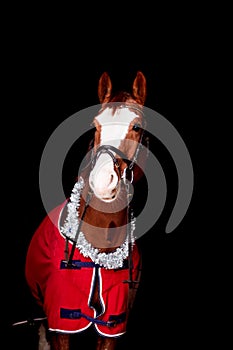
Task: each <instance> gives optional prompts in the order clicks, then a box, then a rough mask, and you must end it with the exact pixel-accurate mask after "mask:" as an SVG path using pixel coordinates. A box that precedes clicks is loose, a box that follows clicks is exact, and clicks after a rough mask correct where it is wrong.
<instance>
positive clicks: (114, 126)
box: [96, 108, 137, 148]
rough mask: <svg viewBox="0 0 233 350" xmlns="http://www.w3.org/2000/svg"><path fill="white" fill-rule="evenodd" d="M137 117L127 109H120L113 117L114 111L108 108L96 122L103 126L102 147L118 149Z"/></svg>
mask: <svg viewBox="0 0 233 350" xmlns="http://www.w3.org/2000/svg"><path fill="white" fill-rule="evenodd" d="M136 117H137V115H136V114H135V113H134V112H131V111H130V110H128V109H127V108H120V109H118V110H116V112H115V114H114V115H112V109H110V108H106V109H105V110H104V111H103V112H102V113H101V114H100V115H99V116H98V117H96V120H97V121H98V123H99V124H100V125H101V127H102V128H101V136H100V145H106V144H110V145H112V146H115V147H116V148H118V147H119V146H120V142H121V140H124V138H125V136H126V135H127V132H128V128H129V125H130V123H131V122H132V121H133V120H134V119H135V118H136Z"/></svg>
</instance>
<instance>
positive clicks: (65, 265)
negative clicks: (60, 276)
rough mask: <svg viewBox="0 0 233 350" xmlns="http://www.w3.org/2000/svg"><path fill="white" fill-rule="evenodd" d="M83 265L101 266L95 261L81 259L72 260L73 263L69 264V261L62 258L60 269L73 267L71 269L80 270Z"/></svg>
mask: <svg viewBox="0 0 233 350" xmlns="http://www.w3.org/2000/svg"><path fill="white" fill-rule="evenodd" d="M82 267H91V268H94V267H99V265H98V264H95V263H94V262H93V261H81V260H72V264H71V265H69V264H68V263H67V261H65V260H62V261H61V264H60V269H61V270H63V269H71V270H80V269H81V268H82Z"/></svg>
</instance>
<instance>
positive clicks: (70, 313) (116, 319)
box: [60, 308, 126, 327]
mask: <svg viewBox="0 0 233 350" xmlns="http://www.w3.org/2000/svg"><path fill="white" fill-rule="evenodd" d="M60 317H61V318H68V319H71V320H77V319H79V318H81V317H84V318H85V319H86V320H88V321H90V322H93V323H96V324H99V325H101V326H107V327H115V326H116V325H118V324H119V323H122V322H125V320H126V313H125V312H122V313H121V314H120V315H110V316H109V320H108V321H103V320H98V319H97V318H94V317H91V316H88V315H85V314H83V313H82V312H81V309H64V308H61V309H60Z"/></svg>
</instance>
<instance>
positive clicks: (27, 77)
mask: <svg viewBox="0 0 233 350" xmlns="http://www.w3.org/2000/svg"><path fill="white" fill-rule="evenodd" d="M25 33H27V35H26V36H25V35H24V34H25ZM51 33H53V31H51V32H50V33H49V35H48V33H43V34H42V35H41V33H34V32H33V34H31V35H30V34H29V32H28V31H25V32H24V31H23V33H22V35H21V34H19V35H17V33H16V37H15V40H14V42H13V43H11V44H10V45H9V46H11V51H10V52H11V54H10V55H9V56H10V57H9V61H8V62H7V65H6V71H5V73H6V75H7V78H8V79H7V82H8V85H7V86H6V90H7V92H8V94H7V104H8V109H7V115H6V117H7V118H5V119H7V120H6V125H7V131H8V141H7V145H6V146H5V148H7V157H6V158H7V159H6V160H5V163H4V164H5V169H6V170H5V175H6V180H5V184H4V187H5V190H7V194H6V198H7V208H8V210H7V214H8V215H7V232H6V234H5V237H6V241H7V242H6V245H5V252H4V253H5V254H4V257H5V258H4V261H5V264H6V266H7V267H9V268H7V269H5V271H6V278H8V283H7V284H6V285H5V288H4V290H5V291H6V300H7V302H6V305H7V309H8V312H7V313H6V314H5V317H3V323H4V324H6V325H7V327H8V330H9V329H10V335H11V340H12V339H13V340H14V344H21V343H22V344H23V342H24V341H25V339H26V338H27V337H29V338H27V339H28V340H27V344H28V348H30V349H31V350H32V349H34V347H33V346H35V349H36V345H32V343H33V342H34V341H35V340H34V339H35V330H34V329H31V328H30V327H29V328H27V326H18V327H15V328H13V329H12V328H11V326H10V325H11V324H12V323H13V322H17V321H21V320H25V319H27V318H28V317H37V312H38V313H39V310H37V307H36V306H35V305H34V303H33V300H32V298H31V295H30V293H29V291H28V289H27V285H26V282H25V279H24V263H25V256H26V251H27V247H28V244H29V242H30V239H31V237H32V235H33V233H34V231H35V229H36V228H37V226H38V225H39V223H40V222H41V220H42V219H43V217H44V215H45V210H44V208H43V205H42V202H41V198H40V192H39V183H38V171H39V165H40V157H41V154H42V152H43V149H44V146H45V144H46V142H47V140H48V138H49V137H50V135H51V133H52V132H53V131H54V129H55V128H56V127H57V126H58V125H59V124H60V123H61V122H62V121H64V120H65V119H66V118H68V117H69V116H71V115H72V114H74V113H76V112H77V111H79V110H81V109H83V108H86V107H89V106H91V105H95V104H98V103H99V101H98V96H97V86H98V80H99V77H100V75H101V74H102V73H103V72H104V71H107V72H108V73H109V75H110V77H111V79H112V84H113V88H114V89H115V90H119V89H122V90H127V91H128V90H131V87H132V82H133V79H134V78H135V76H136V72H137V71H138V70H141V71H142V72H143V73H144V75H145V76H146V79H147V91H148V95H147V100H146V103H145V105H146V106H147V107H149V108H151V109H154V110H155V111H157V112H158V113H160V114H161V115H163V116H164V117H165V118H166V119H168V120H169V121H170V122H171V123H172V124H173V126H174V127H175V128H176V129H177V131H178V132H179V133H180V135H181V137H182V138H183V140H184V142H185V144H186V146H187V148H188V150H189V153H190V157H191V160H192V162H193V168H194V191H193V197H192V201H191V203H190V206H189V208H188V211H187V213H186V215H185V217H184V219H183V220H182V222H181V223H180V224H179V226H178V227H177V228H176V229H175V230H174V231H173V232H172V233H170V234H168V235H167V234H165V226H166V223H167V221H168V218H169V215H170V213H171V210H172V207H173V205H174V202H175V195H176V190H177V181H176V179H175V180H174V178H175V177H176V172H175V167H174V164H173V163H172V160H171V159H170V157H169V154H168V153H167V152H166V150H165V149H164V148H163V146H162V145H160V144H159V143H158V142H157V141H156V140H154V143H153V142H152V144H151V147H152V149H153V150H155V156H156V157H158V159H159V160H160V161H161V164H162V166H163V169H164V172H165V175H166V179H167V181H168V197H167V201H166V206H165V208H164V211H163V213H162V214H161V217H160V218H159V220H158V221H157V222H156V224H155V226H154V227H153V228H152V229H151V230H150V231H149V232H148V233H147V234H146V235H144V236H143V237H142V238H141V239H140V246H141V249H142V252H143V262H144V263H143V264H144V265H143V274H142V281H141V284H140V288H139V291H138V296H137V299H136V303H135V308H134V310H133V312H132V317H131V319H130V323H129V329H128V332H127V335H126V336H125V337H123V339H122V340H121V349H126V348H127V347H128V346H129V344H131V345H132V344H134V345H136V344H138V342H140V341H142V340H143V339H145V338H146V339H147V341H148V342H149V343H151V344H155V345H158V344H159V343H161V342H162V343H163V345H164V347H166V345H171V344H172V345H173V346H180V345H184V346H185V345H187V347H189V344H192V345H194V344H197V343H198V342H199V339H200V338H201V337H202V336H203V333H205V326H204V324H205V320H206V318H207V309H205V307H203V303H204V305H206V304H205V302H206V303H207V296H206V294H205V291H204V284H205V283H206V276H205V273H203V270H204V271H205V268H206V267H204V265H203V250H204V248H203V247H204V240H205V238H204V237H203V234H204V232H203V228H202V229H201V228H200V227H201V217H202V215H203V211H202V208H201V206H200V202H199V199H200V183H201V168H200V166H201V164H200V162H199V156H200V139H201V137H202V135H201V130H200V124H199V123H198V122H197V116H198V119H199V122H200V119H201V118H202V116H201V115H202V113H204V112H203V111H202V109H201V102H202V99H203V90H202V89H203V84H204V80H203V69H204V68H205V59H204V58H203V56H202V54H201V53H202V52H203V51H202V46H201V45H202V44H200V42H199V43H197V38H196V36H195V35H196V34H195V33H192V31H191V29H190V32H189V40H187V36H185V35H180V32H178V33H173V35H172V33H169V35H168V36H167V37H164V36H163V37H162V38H161V39H160V40H161V42H160V41H159V42H158V40H155V41H153V40H152V41H150V46H149V45H147V44H144V45H140V44H139V43H137V45H133V43H132V42H130V40H129V42H128V44H127V45H126V48H127V49H123V48H122V45H121V41H119V42H117V43H116V42H115V41H114V40H113V41H111V42H112V45H110V43H108V44H106V43H102V42H101V43H100V44H99V45H97V46H94V43H93V42H92V44H90V45H89V41H88V40H87V42H88V44H87V47H88V50H87V49H86V47H84V46H83V45H82V44H81V42H80V41H79V38H78V37H77V38H76V42H72V41H71V42H70V41H69V40H66V39H68V38H66V39H65V40H64V38H62V37H60V36H59V35H57V36H53V35H52V34H51ZM163 35H164V34H163ZM157 38H159V36H157ZM97 42H98V41H97ZM155 51H156V52H155ZM126 53H127V54H126ZM111 62H112V63H111ZM8 99H9V100H8ZM82 151H83V150H82ZM84 154H85V153H84ZM69 166H70V171H71V172H72V171H73V170H72V166H71V164H69ZM75 169H76V168H75ZM75 175H76V174H71V175H70V174H69V169H66V176H67V177H66V178H64V183H65V186H67V188H72V185H73V180H74V179H73V176H75ZM155 176H156V175H155ZM202 204H203V203H202ZM9 270H10V271H11V277H9V276H10V274H9ZM12 276H13V278H12ZM206 308H207V306H206ZM196 320H198V322H197V321H196ZM30 337H31V338H30ZM84 341H88V338H86V339H85V340H84ZM89 341H90V339H89ZM31 342H32V343H31ZM20 346H21V345H20ZM10 348H11V347H10ZM13 348H14V346H13V345H12V349H13Z"/></svg>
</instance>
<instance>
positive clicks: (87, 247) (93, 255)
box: [60, 177, 136, 269]
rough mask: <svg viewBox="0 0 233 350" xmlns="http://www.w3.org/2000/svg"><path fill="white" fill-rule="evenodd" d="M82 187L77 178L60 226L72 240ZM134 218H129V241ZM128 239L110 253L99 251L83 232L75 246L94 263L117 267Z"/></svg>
mask: <svg viewBox="0 0 233 350" xmlns="http://www.w3.org/2000/svg"><path fill="white" fill-rule="evenodd" d="M83 187H84V180H83V178H82V177H80V178H79V181H77V182H76V183H75V185H74V188H73V190H72V193H71V196H70V201H69V203H68V205H67V210H68V214H67V217H66V220H65V222H64V226H62V227H61V228H60V231H61V233H62V234H63V235H64V236H65V237H67V238H70V239H72V240H74V239H75V235H76V232H77V230H78V227H79V223H80V220H79V211H78V210H79V206H80V195H81V192H82V189H83ZM135 221H136V220H135V218H133V219H132V220H131V227H130V241H131V243H134V241H135V238H134V234H133V232H134V230H135ZM128 243H129V240H128V236H127V237H126V239H125V241H124V242H123V243H122V245H121V246H120V247H118V248H117V249H116V250H115V251H114V252H111V253H101V252H100V251H99V249H98V248H95V247H93V246H92V245H91V243H89V242H88V241H87V239H86V238H85V235H84V233H83V232H80V233H79V236H78V240H77V243H76V247H77V248H78V249H79V251H80V253H81V254H82V255H83V256H84V257H89V258H90V259H91V260H92V261H93V262H94V263H95V264H99V265H100V266H101V267H104V268H106V269H117V268H119V267H122V266H123V260H124V259H126V258H127V257H128V255H129V244H128Z"/></svg>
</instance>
